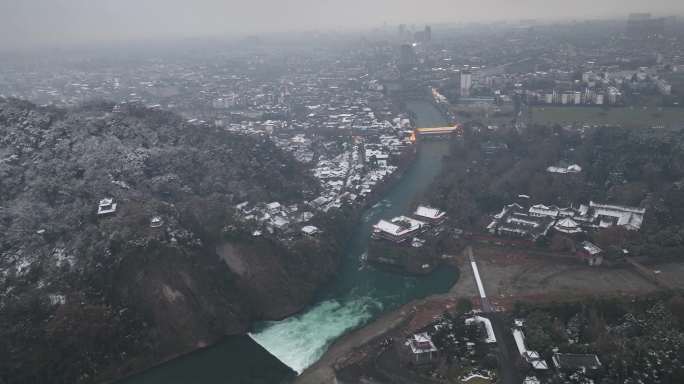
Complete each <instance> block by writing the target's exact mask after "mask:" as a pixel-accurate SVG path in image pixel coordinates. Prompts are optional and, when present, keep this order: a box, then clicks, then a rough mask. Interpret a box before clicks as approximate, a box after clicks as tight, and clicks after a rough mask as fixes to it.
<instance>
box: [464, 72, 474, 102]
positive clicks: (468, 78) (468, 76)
mask: <svg viewBox="0 0 684 384" xmlns="http://www.w3.org/2000/svg"><path fill="white" fill-rule="evenodd" d="M472 87H473V75H472V73H470V71H462V72H461V97H470V89H471V88H472Z"/></svg>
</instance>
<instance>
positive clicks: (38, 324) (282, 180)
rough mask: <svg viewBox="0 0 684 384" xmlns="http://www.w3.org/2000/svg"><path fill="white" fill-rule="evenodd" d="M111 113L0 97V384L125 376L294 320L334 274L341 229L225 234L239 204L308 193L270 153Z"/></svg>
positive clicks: (142, 113)
mask: <svg viewBox="0 0 684 384" xmlns="http://www.w3.org/2000/svg"><path fill="white" fill-rule="evenodd" d="M113 107H114V106H113V105H112V104H108V103H92V104H90V105H87V106H83V107H82V108H79V109H76V110H58V109H52V108H42V107H37V106H35V105H32V104H30V103H27V102H23V101H18V100H5V99H0V234H2V236H1V237H0V340H2V342H0V382H2V381H3V380H4V381H5V382H12V383H38V382H41V383H42V382H51V383H61V382H64V383H79V382H84V383H87V382H94V381H99V380H102V379H107V378H113V377H118V376H121V375H124V374H126V373H128V372H131V371H134V370H138V369H140V368H142V367H145V366H149V365H151V364H154V363H156V362H159V361H162V360H164V359H166V358H168V357H170V356H173V355H177V354H179V353H183V352H187V351H190V350H192V349H194V348H197V347H201V346H205V345H207V344H210V343H212V342H214V341H216V340H217V339H219V338H221V337H222V336H224V335H227V334H238V333H242V332H245V331H246V329H247V328H248V327H249V325H250V324H251V323H252V322H253V321H255V320H261V319H272V318H281V317H284V316H287V315H289V314H291V313H293V312H296V311H297V310H299V309H301V308H302V306H303V305H305V304H306V303H307V301H308V300H310V298H311V297H312V295H313V294H314V291H315V290H316V288H317V287H318V286H319V285H320V284H322V283H324V282H325V281H326V280H327V279H329V278H330V276H331V274H332V273H334V271H335V269H336V267H337V263H338V258H339V256H338V255H339V253H340V252H339V249H340V248H341V245H340V244H339V243H338V242H337V239H338V238H339V237H337V236H333V235H332V234H333V232H334V231H328V233H329V234H330V236H325V235H324V236H322V237H320V238H318V239H304V238H301V239H298V238H294V239H289V240H288V241H287V242H283V241H280V240H279V239H276V238H273V237H270V238H269V237H262V238H259V239H256V238H251V237H250V236H245V235H244V234H242V235H240V236H237V235H235V234H234V233H233V234H231V235H227V232H226V230H225V228H226V227H235V226H238V227H239V223H237V222H233V218H232V207H233V206H234V205H235V203H236V202H240V201H242V200H244V199H250V200H253V201H271V200H278V201H282V202H288V201H301V200H303V199H304V196H303V195H302V193H303V192H302V191H307V190H308V191H311V190H312V187H311V186H312V185H317V183H316V182H315V181H313V180H311V179H310V178H309V176H308V175H307V173H306V172H305V171H304V170H303V169H301V168H300V167H299V166H298V165H297V163H296V162H295V161H293V159H291V158H290V157H289V156H287V155H286V154H284V153H283V152H281V151H279V150H278V149H277V148H276V147H275V146H274V145H273V144H272V143H271V142H270V141H268V140H266V139H262V138H255V137H245V136H240V135H235V134H231V133H227V132H224V131H221V130H218V129H216V128H214V127H211V126H202V125H189V124H186V123H185V122H184V121H183V120H182V119H181V118H180V117H178V116H176V115H174V114H171V113H168V112H162V111H153V110H148V109H145V108H143V107H141V106H136V105H128V106H123V107H119V108H116V109H113ZM113 111H116V112H113ZM311 192H315V191H311ZM103 198H112V199H113V202H114V203H115V204H116V211H115V212H113V213H109V214H106V215H98V214H97V210H98V202H99V200H100V199H103ZM153 217H158V218H160V219H161V220H160V221H161V225H151V219H152V218H153ZM326 220H327V219H326ZM330 223H331V222H328V223H327V224H326V222H321V223H318V225H319V226H320V227H321V228H326V225H332V224H330ZM331 228H332V227H331ZM336 235H337V234H336Z"/></svg>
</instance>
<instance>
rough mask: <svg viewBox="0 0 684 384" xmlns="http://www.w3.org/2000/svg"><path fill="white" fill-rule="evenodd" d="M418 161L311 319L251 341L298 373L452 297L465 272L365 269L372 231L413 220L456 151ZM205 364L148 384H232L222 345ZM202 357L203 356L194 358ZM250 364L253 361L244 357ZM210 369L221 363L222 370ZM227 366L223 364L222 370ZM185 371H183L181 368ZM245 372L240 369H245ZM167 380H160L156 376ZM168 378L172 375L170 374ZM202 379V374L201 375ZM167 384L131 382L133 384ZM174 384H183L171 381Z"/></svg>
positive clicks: (422, 112) (418, 109)
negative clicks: (387, 320)
mask: <svg viewBox="0 0 684 384" xmlns="http://www.w3.org/2000/svg"><path fill="white" fill-rule="evenodd" d="M407 104H408V105H407V107H408V108H409V109H410V110H411V111H412V112H413V113H414V114H415V117H416V120H417V121H416V123H417V125H418V126H421V127H437V126H445V125H447V122H446V121H445V120H444V118H443V116H442V114H441V113H440V112H439V111H438V110H437V109H436V108H435V107H434V106H433V105H432V104H430V103H428V102H423V101H414V102H409V103H407ZM418 145H419V148H418V154H417V156H416V159H415V161H414V162H413V163H412V164H411V165H410V166H409V168H408V169H407V170H406V173H405V174H404V175H403V176H402V178H401V179H400V180H399V181H398V182H397V183H396V184H395V185H394V186H393V187H392V188H390V189H389V191H388V192H387V193H386V194H385V196H384V199H383V200H382V201H381V202H379V203H378V204H376V205H375V206H373V207H372V208H370V209H368V210H367V211H366V212H365V213H364V215H363V219H362V222H361V223H360V225H359V226H358V227H357V229H356V231H355V233H354V235H353V237H352V239H350V242H349V248H348V250H347V252H346V255H345V258H344V260H343V262H342V266H341V270H340V272H339V274H338V276H337V278H336V280H335V281H334V282H333V283H332V284H331V285H330V287H328V288H327V289H325V291H324V292H321V294H320V295H319V297H318V299H317V300H316V302H315V303H314V304H312V305H311V306H309V307H308V308H306V309H305V310H304V311H303V312H301V313H299V314H297V315H295V316H292V317H289V318H287V319H285V320H282V321H275V322H263V323H260V324H257V325H256V326H255V327H254V331H253V332H252V333H250V336H251V337H252V338H253V339H254V340H255V341H256V342H257V343H258V344H260V345H261V346H262V347H263V348H265V349H266V350H267V351H268V352H270V353H271V354H272V355H274V356H275V357H277V358H278V359H279V360H280V361H282V362H283V363H285V364H286V365H287V366H289V367H290V368H292V369H293V370H295V371H297V372H301V371H302V370H304V369H305V368H307V367H308V366H310V365H311V364H313V363H315V362H316V361H317V360H318V359H319V358H320V357H321V356H322V354H323V353H324V352H325V351H326V349H327V348H328V346H329V345H330V344H331V343H332V342H333V341H334V340H335V339H337V338H338V337H340V336H342V335H343V334H344V333H346V332H348V331H350V330H352V329H355V328H358V327H360V326H362V325H364V324H366V323H368V322H369V321H370V320H372V319H373V318H375V317H376V316H378V315H379V314H380V313H382V312H383V311H386V310H390V309H393V308H396V307H398V306H400V305H402V304H405V303H407V302H408V301H411V300H413V299H417V298H422V297H425V296H428V295H431V294H435V293H444V292H447V291H448V290H449V288H450V287H451V286H452V285H453V284H454V283H455V281H456V279H457V271H456V270H454V269H452V268H449V267H440V268H437V269H436V270H435V271H434V272H433V273H432V274H430V275H429V276H423V277H408V276H401V275H397V274H392V273H387V272H384V271H381V270H378V269H375V268H371V267H361V264H360V262H359V260H360V258H361V256H362V255H363V254H364V253H365V252H367V249H368V242H369V240H370V233H371V228H372V225H373V224H374V223H375V222H377V221H378V220H379V219H382V218H391V217H394V216H398V215H401V214H407V213H410V211H409V210H410V208H411V206H412V204H413V203H415V202H417V201H418V200H417V199H419V198H420V196H421V195H422V194H423V193H424V192H425V190H426V189H427V188H428V187H429V186H430V184H431V182H432V181H433V179H434V178H435V177H436V176H437V175H438V174H439V173H440V171H441V165H442V158H443V157H444V156H445V155H446V154H447V153H448V151H449V143H448V142H446V141H425V142H420V143H419V144H418ZM200 353H202V354H203V355H202V356H203V357H202V358H199V359H197V358H196V357H195V356H193V358H192V359H189V361H188V359H187V358H186V359H185V360H183V359H179V361H178V362H176V361H172V362H170V363H167V364H165V365H163V366H161V367H159V368H156V369H153V370H151V371H149V372H147V373H146V374H144V375H143V376H146V377H147V379H151V378H153V377H160V375H164V377H167V378H170V377H172V376H170V375H168V371H169V370H177V371H179V372H192V371H193V370H202V371H204V373H205V374H206V371H207V370H209V371H212V370H214V371H215V372H214V373H215V374H212V375H211V377H219V373H220V372H225V374H226V375H227V376H224V378H225V379H226V381H225V382H231V381H230V379H229V378H230V365H231V364H234V361H233V362H231V361H230V360H232V359H229V358H228V356H223V357H224V358H223V359H222V356H221V355H222V354H224V353H225V348H222V347H221V345H219V346H218V347H214V348H211V349H208V350H205V351H201V352H200ZM193 355H195V354H193ZM244 359H249V360H251V358H250V357H248V356H244ZM207 361H215V362H218V363H217V364H214V365H211V366H210V365H208V364H206V362H207ZM221 361H223V364H221ZM179 364H182V367H178V365H179ZM238 364H239V363H238ZM159 370H161V372H158V373H155V371H159ZM164 371H166V374H164ZM196 372H197V371H196ZM142 382H145V383H149V382H162V381H154V380H153V381H148V380H145V381H135V380H131V381H126V384H135V383H142ZM165 382H166V383H172V382H182V381H176V380H171V381H169V380H166V381H165ZM193 382H194V383H209V382H211V383H214V382H222V381H221V380H217V381H204V380H199V381H198V380H193Z"/></svg>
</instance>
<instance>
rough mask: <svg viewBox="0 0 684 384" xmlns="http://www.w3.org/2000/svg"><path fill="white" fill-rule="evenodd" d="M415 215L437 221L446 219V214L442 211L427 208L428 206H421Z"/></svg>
mask: <svg viewBox="0 0 684 384" xmlns="http://www.w3.org/2000/svg"><path fill="white" fill-rule="evenodd" d="M414 214H415V215H416V216H420V217H426V218H428V219H433V220H436V219H441V218H442V217H444V215H445V214H446V212H443V211H440V210H439V209H437V208H432V207H426V206H422V205H421V206H419V207H418V208H417V209H416V212H415V213H414Z"/></svg>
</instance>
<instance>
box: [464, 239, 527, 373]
mask: <svg viewBox="0 0 684 384" xmlns="http://www.w3.org/2000/svg"><path fill="white" fill-rule="evenodd" d="M465 252H466V255H467V256H468V259H469V260H470V263H471V267H472V269H473V275H475V285H476V286H477V287H476V288H477V289H478V292H479V293H480V304H481V307H482V312H483V316H484V317H487V318H488V319H489V320H491V322H492V328H493V329H494V336H496V341H497V357H498V360H499V378H500V381H499V382H500V383H503V384H520V383H521V382H522V378H521V377H520V373H519V372H518V369H517V368H516V366H515V362H516V360H517V353H518V352H517V347H516V346H515V341H514V340H513V335H512V334H511V332H510V326H509V325H508V323H507V319H506V316H505V315H503V314H501V313H497V312H496V310H495V309H496V308H495V306H493V305H492V304H491V303H490V302H489V299H488V298H487V294H486V293H485V290H484V276H482V275H480V273H479V268H478V267H477V259H476V258H475V255H474V254H473V249H472V247H468V248H466V250H465ZM478 279H479V283H478Z"/></svg>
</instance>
